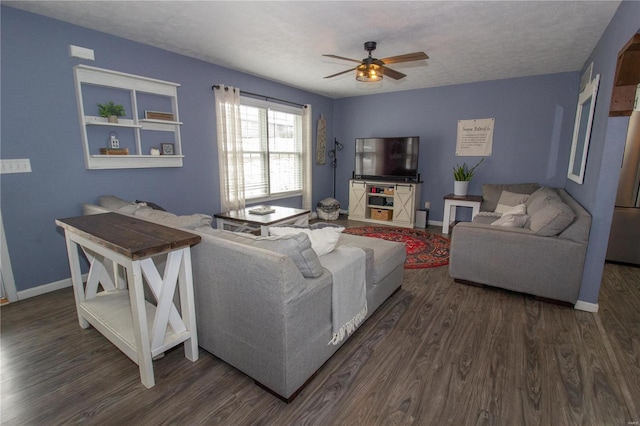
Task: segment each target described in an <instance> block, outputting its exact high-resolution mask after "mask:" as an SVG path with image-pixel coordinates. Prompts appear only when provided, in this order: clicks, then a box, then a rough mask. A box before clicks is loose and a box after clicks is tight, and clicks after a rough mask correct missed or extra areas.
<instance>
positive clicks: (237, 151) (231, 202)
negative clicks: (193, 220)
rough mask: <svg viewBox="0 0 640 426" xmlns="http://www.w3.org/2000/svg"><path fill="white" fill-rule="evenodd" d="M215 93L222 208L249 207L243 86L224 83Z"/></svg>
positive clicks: (227, 209)
mask: <svg viewBox="0 0 640 426" xmlns="http://www.w3.org/2000/svg"><path fill="white" fill-rule="evenodd" d="M214 93H215V103H216V127H217V130H218V131H217V135H218V170H219V174H220V204H221V209H222V211H223V212H226V211H229V210H237V209H243V208H244V207H245V200H244V158H243V153H242V132H241V129H242V125H241V121H240V89H238V88H234V87H231V86H226V87H225V86H224V85H222V84H220V85H218V87H217V88H216V89H215V92H214Z"/></svg>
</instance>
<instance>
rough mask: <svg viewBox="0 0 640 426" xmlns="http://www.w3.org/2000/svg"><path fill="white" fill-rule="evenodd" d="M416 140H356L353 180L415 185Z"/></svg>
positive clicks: (417, 139) (402, 138) (417, 138)
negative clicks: (397, 181)
mask: <svg viewBox="0 0 640 426" xmlns="http://www.w3.org/2000/svg"><path fill="white" fill-rule="evenodd" d="M419 148H420V138H419V137H418V136H410V137H399V138H357V139H356V165H355V170H354V177H355V178H356V179H373V178H379V179H386V180H400V181H418V154H419Z"/></svg>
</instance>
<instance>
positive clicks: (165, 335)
mask: <svg viewBox="0 0 640 426" xmlns="http://www.w3.org/2000/svg"><path fill="white" fill-rule="evenodd" d="M56 224H57V225H58V226H60V227H61V228H63V229H64V233H65V238H66V241H67V254H68V256H69V266H70V268H71V280H72V282H73V290H74V295H75V299H76V308H77V310H78V321H79V322H80V327H82V328H88V327H89V324H91V325H92V326H94V327H95V329H96V330H98V331H99V332H100V333H102V335H104V336H105V337H106V338H107V339H109V340H110V341H111V343H113V344H114V345H116V346H117V347H118V349H120V350H121V351H122V352H124V354H125V355H127V356H128V357H129V358H131V360H132V361H133V362H135V363H136V364H138V367H139V369H140V379H141V381H142V384H143V385H145V386H146V387H147V388H151V387H153V386H154V385H155V379H154V375H153V360H152V359H153V357H155V356H158V355H160V354H162V353H163V352H165V351H166V350H168V349H170V348H172V347H174V346H176V345H179V344H181V343H184V351H185V357H186V358H187V359H189V360H191V361H196V360H197V359H198V336H197V331H196V316H195V305H194V297H193V277H192V271H191V251H190V247H191V246H192V245H194V244H198V243H199V242H200V240H201V237H200V236H199V235H196V234H192V233H190V232H185V231H181V230H179V229H174V228H168V227H166V226H162V225H157V224H155V223H151V222H146V221H144V220H140V219H136V218H132V217H128V216H123V215H120V214H117V213H103V214H96V215H89V216H79V217H70V218H65V219H57V220H56ZM79 248H81V249H82V250H83V251H84V253H85V255H86V256H87V259H88V260H89V264H90V269H89V275H88V277H87V284H86V287H85V286H84V285H83V283H82V274H81V271H80V258H79V256H78V249H79ZM161 254H167V259H166V266H165V268H164V275H162V274H161V273H160V271H158V269H157V268H156V266H155V264H154V263H153V260H152V258H153V257H155V256H158V255H161ZM118 265H120V266H122V267H124V268H125V270H126V279H125V277H124V276H122V274H121V268H119V267H118ZM143 277H144V279H143ZM145 281H146V282H147V284H148V285H149V288H150V290H151V292H152V293H153V296H154V297H155V299H156V301H157V303H156V305H152V304H151V303H149V302H147V301H145V298H144V290H143V283H144V282H145ZM98 286H101V287H102V289H103V291H98ZM127 287H128V288H127ZM176 287H177V290H178V291H179V293H180V303H181V306H180V307H181V312H178V310H177V308H176V307H175V305H174V304H173V295H174V293H175V291H176Z"/></svg>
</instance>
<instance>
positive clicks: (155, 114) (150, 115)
mask: <svg viewBox="0 0 640 426" xmlns="http://www.w3.org/2000/svg"><path fill="white" fill-rule="evenodd" d="M144 118H145V119H147V120H164V121H175V117H174V116H173V114H172V113H170V112H160V111H149V110H145V111H144Z"/></svg>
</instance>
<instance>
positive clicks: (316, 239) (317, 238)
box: [269, 226, 344, 256]
mask: <svg viewBox="0 0 640 426" xmlns="http://www.w3.org/2000/svg"><path fill="white" fill-rule="evenodd" d="M342 231H344V227H342V226H337V227H336V226H325V227H323V228H320V229H309V228H295V227H289V226H273V227H270V228H269V234H271V235H276V236H283V235H290V234H300V233H302V234H307V235H308V236H309V240H310V241H311V248H312V249H313V251H315V252H316V254H317V255H318V256H323V255H325V254H328V253H331V252H332V251H333V249H334V248H335V246H336V244H337V243H338V239H339V238H340V234H341V233H342Z"/></svg>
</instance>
